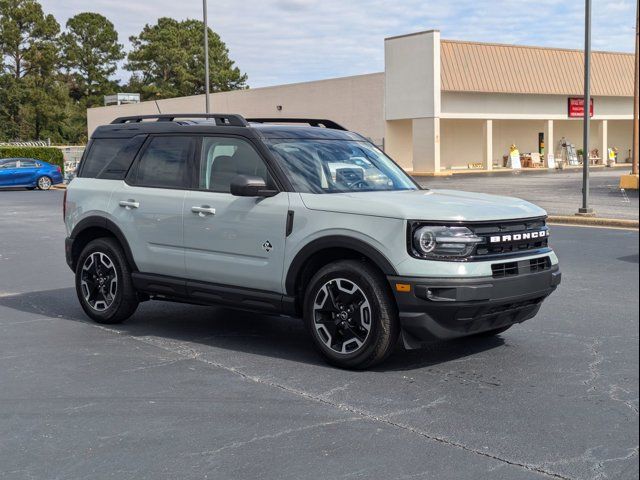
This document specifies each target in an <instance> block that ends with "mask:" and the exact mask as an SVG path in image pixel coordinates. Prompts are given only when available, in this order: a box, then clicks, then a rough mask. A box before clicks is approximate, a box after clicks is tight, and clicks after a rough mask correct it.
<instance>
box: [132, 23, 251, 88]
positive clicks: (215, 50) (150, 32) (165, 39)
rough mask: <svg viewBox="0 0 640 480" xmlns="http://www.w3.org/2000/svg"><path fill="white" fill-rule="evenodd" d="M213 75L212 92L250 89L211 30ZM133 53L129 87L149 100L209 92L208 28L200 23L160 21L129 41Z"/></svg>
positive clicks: (211, 70) (225, 48) (211, 67)
mask: <svg viewBox="0 0 640 480" xmlns="http://www.w3.org/2000/svg"><path fill="white" fill-rule="evenodd" d="M208 35H209V67H210V68H209V75H210V81H211V85H210V89H211V91H212V92H222V91H228V90H236V89H240V88H246V80H247V76H246V75H245V74H243V73H241V72H240V69H239V68H238V67H235V66H234V62H233V61H232V60H231V59H229V50H228V49H227V47H226V45H225V44H224V42H223V41H222V40H221V39H220V37H219V36H218V35H217V34H216V33H214V32H213V31H212V30H211V29H209V34H208ZM129 40H130V41H131V44H132V45H133V50H132V51H131V52H130V53H129V55H128V63H127V64H126V65H125V68H126V69H127V70H130V71H132V72H134V75H133V76H132V78H131V82H130V84H129V87H130V89H131V90H134V91H139V92H141V93H142V96H143V98H145V99H150V98H153V99H156V98H170V97H177V96H186V95H197V94H202V93H204V92H205V82H204V48H203V42H204V26H203V23H202V22H201V21H198V20H184V21H177V20H174V19H172V18H166V17H163V18H160V19H158V23H157V24H156V25H145V27H144V28H143V30H142V32H141V33H140V35H139V36H137V37H136V36H133V37H130V39H129Z"/></svg>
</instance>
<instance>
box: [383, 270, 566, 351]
mask: <svg viewBox="0 0 640 480" xmlns="http://www.w3.org/2000/svg"><path fill="white" fill-rule="evenodd" d="M561 276H562V274H561V273H560V270H559V268H558V265H554V266H552V267H550V268H549V269H547V270H544V271H541V272H536V273H527V274H521V275H515V276H512V277H505V278H493V277H480V278H477V277H476V278H455V279H452V278H445V279H439V278H421V277H396V276H389V277H388V280H389V282H390V284H391V289H392V291H393V293H394V295H395V299H396V303H397V305H398V310H399V317H400V323H401V326H402V338H403V341H404V344H405V347H406V348H418V347H420V346H421V345H423V344H424V343H428V342H432V341H437V340H445V339H452V338H457V337H463V336H466V335H473V334H475V333H480V332H484V331H488V330H494V329H497V328H500V327H504V326H508V325H512V324H514V323H521V322H524V321H525V320H528V319H530V318H533V317H534V316H535V315H536V314H537V313H538V310H539V309H540V306H541V304H542V301H543V300H544V299H545V298H546V297H547V296H549V294H551V292H553V291H554V290H555V289H556V287H557V286H558V285H559V284H560V281H561ZM397 284H401V285H404V288H401V289H403V290H405V291H398V288H397ZM407 285H408V287H407Z"/></svg>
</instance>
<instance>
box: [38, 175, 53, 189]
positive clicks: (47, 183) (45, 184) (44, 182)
mask: <svg viewBox="0 0 640 480" xmlns="http://www.w3.org/2000/svg"><path fill="white" fill-rule="evenodd" d="M38 188H40V190H49V189H50V188H51V180H50V179H49V177H40V178H39V179H38Z"/></svg>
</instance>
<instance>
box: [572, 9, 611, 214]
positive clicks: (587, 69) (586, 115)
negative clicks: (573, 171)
mask: <svg viewBox="0 0 640 480" xmlns="http://www.w3.org/2000/svg"><path fill="white" fill-rule="evenodd" d="M590 76H591V0H585V2H584V104H583V105H584V107H583V110H584V112H583V119H584V120H583V122H582V207H580V208H579V209H578V215H589V216H590V215H594V212H593V209H592V208H590V207H589V121H590V120H591V118H590V115H591V94H590V91H589V80H590ZM605 155H606V152H603V153H602V156H603V158H605Z"/></svg>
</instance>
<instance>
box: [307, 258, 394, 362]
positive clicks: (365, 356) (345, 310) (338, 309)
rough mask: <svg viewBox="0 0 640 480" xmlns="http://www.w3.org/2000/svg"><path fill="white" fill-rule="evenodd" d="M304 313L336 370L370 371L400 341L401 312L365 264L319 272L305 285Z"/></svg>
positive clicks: (318, 344)
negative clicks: (399, 314) (399, 315)
mask: <svg viewBox="0 0 640 480" xmlns="http://www.w3.org/2000/svg"><path fill="white" fill-rule="evenodd" d="M303 310H304V314H303V317H304V322H305V325H306V327H307V329H308V331H309V333H310V334H311V338H312V339H313V343H314V345H315V347H316V348H317V349H318V351H319V352H320V353H321V354H322V355H323V357H324V358H325V359H326V360H327V362H329V363H330V364H332V365H335V366H337V367H341V368H351V369H365V368H369V367H372V366H374V365H376V364H378V363H380V362H382V361H383V360H384V359H385V358H387V356H389V354H390V353H391V352H392V350H393V348H394V347H395V345H396V342H397V340H398V334H399V331H400V329H399V322H398V313H397V308H396V305H395V302H394V300H393V298H392V296H391V292H390V291H389V288H388V287H387V285H386V280H385V278H384V276H383V275H382V274H381V273H380V272H379V271H378V270H377V269H375V268H374V267H372V266H371V265H368V264H367V263H364V262H361V261H357V260H341V261H337V262H334V263H330V264H328V265H326V266H324V267H323V268H321V269H320V270H319V271H318V272H317V273H316V274H315V275H314V276H313V278H312V279H311V281H310V282H309V284H308V286H307V290H306V293H305V297H304V304H303Z"/></svg>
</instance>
